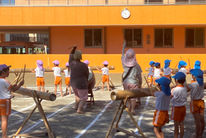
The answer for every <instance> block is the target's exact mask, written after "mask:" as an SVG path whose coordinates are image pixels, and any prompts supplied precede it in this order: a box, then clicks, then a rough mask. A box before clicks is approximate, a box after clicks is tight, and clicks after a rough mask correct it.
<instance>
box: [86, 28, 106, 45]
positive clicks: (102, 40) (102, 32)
mask: <svg viewBox="0 0 206 138" xmlns="http://www.w3.org/2000/svg"><path fill="white" fill-rule="evenodd" d="M97 29H100V30H101V46H93V45H92V46H86V41H85V40H86V39H85V31H86V30H92V43H94V40H93V39H94V38H93V37H94V31H93V30H97ZM83 33H84V35H83V37H84V39H83V40H84V48H103V47H104V28H84V32H83Z"/></svg>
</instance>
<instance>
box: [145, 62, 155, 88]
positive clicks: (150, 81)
mask: <svg viewBox="0 0 206 138" xmlns="http://www.w3.org/2000/svg"><path fill="white" fill-rule="evenodd" d="M149 65H150V66H151V67H150V68H149V73H148V75H147V80H148V82H149V86H150V87H151V86H152V85H153V77H154V65H155V62H154V61H150V63H149Z"/></svg>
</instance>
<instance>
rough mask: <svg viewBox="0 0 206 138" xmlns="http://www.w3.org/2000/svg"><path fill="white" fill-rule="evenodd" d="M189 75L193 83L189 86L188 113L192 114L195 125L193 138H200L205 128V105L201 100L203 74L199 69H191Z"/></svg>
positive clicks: (202, 95) (202, 94)
mask: <svg viewBox="0 0 206 138" xmlns="http://www.w3.org/2000/svg"><path fill="white" fill-rule="evenodd" d="M190 73H191V74H192V79H193V82H192V83H191V84H189V87H190V88H191V91H190V97H191V103H190V111H191V113H192V114H193V117H194V121H195V125H196V133H195V138H202V137H203V132H204V128H205V120H204V108H205V103H204V100H203V97H204V80H203V72H202V70H200V69H192V70H190Z"/></svg>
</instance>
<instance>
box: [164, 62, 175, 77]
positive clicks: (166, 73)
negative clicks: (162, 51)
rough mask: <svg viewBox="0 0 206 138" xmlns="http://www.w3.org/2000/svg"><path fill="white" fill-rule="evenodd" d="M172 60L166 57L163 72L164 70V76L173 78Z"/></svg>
mask: <svg viewBox="0 0 206 138" xmlns="http://www.w3.org/2000/svg"><path fill="white" fill-rule="evenodd" d="M170 62H171V60H168V59H166V60H165V62H164V63H165V65H164V68H163V72H164V76H165V77H167V78H169V79H171V74H172V72H173V71H172V69H171V68H170Z"/></svg>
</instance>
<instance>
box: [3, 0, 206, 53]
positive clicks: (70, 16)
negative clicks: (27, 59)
mask: <svg viewBox="0 0 206 138" xmlns="http://www.w3.org/2000/svg"><path fill="white" fill-rule="evenodd" d="M205 13H206V0H0V53H1V54H39V53H49V54H68V53H69V51H70V49H69V48H70V47H72V46H74V45H76V46H78V48H79V49H81V50H82V52H83V53H84V54H121V48H122V44H123V41H124V39H125V40H126V43H127V47H130V48H133V49H134V50H135V52H136V53H137V54H205V53H206V48H205V45H206V44H205V40H206V35H205V30H206V18H205Z"/></svg>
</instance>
